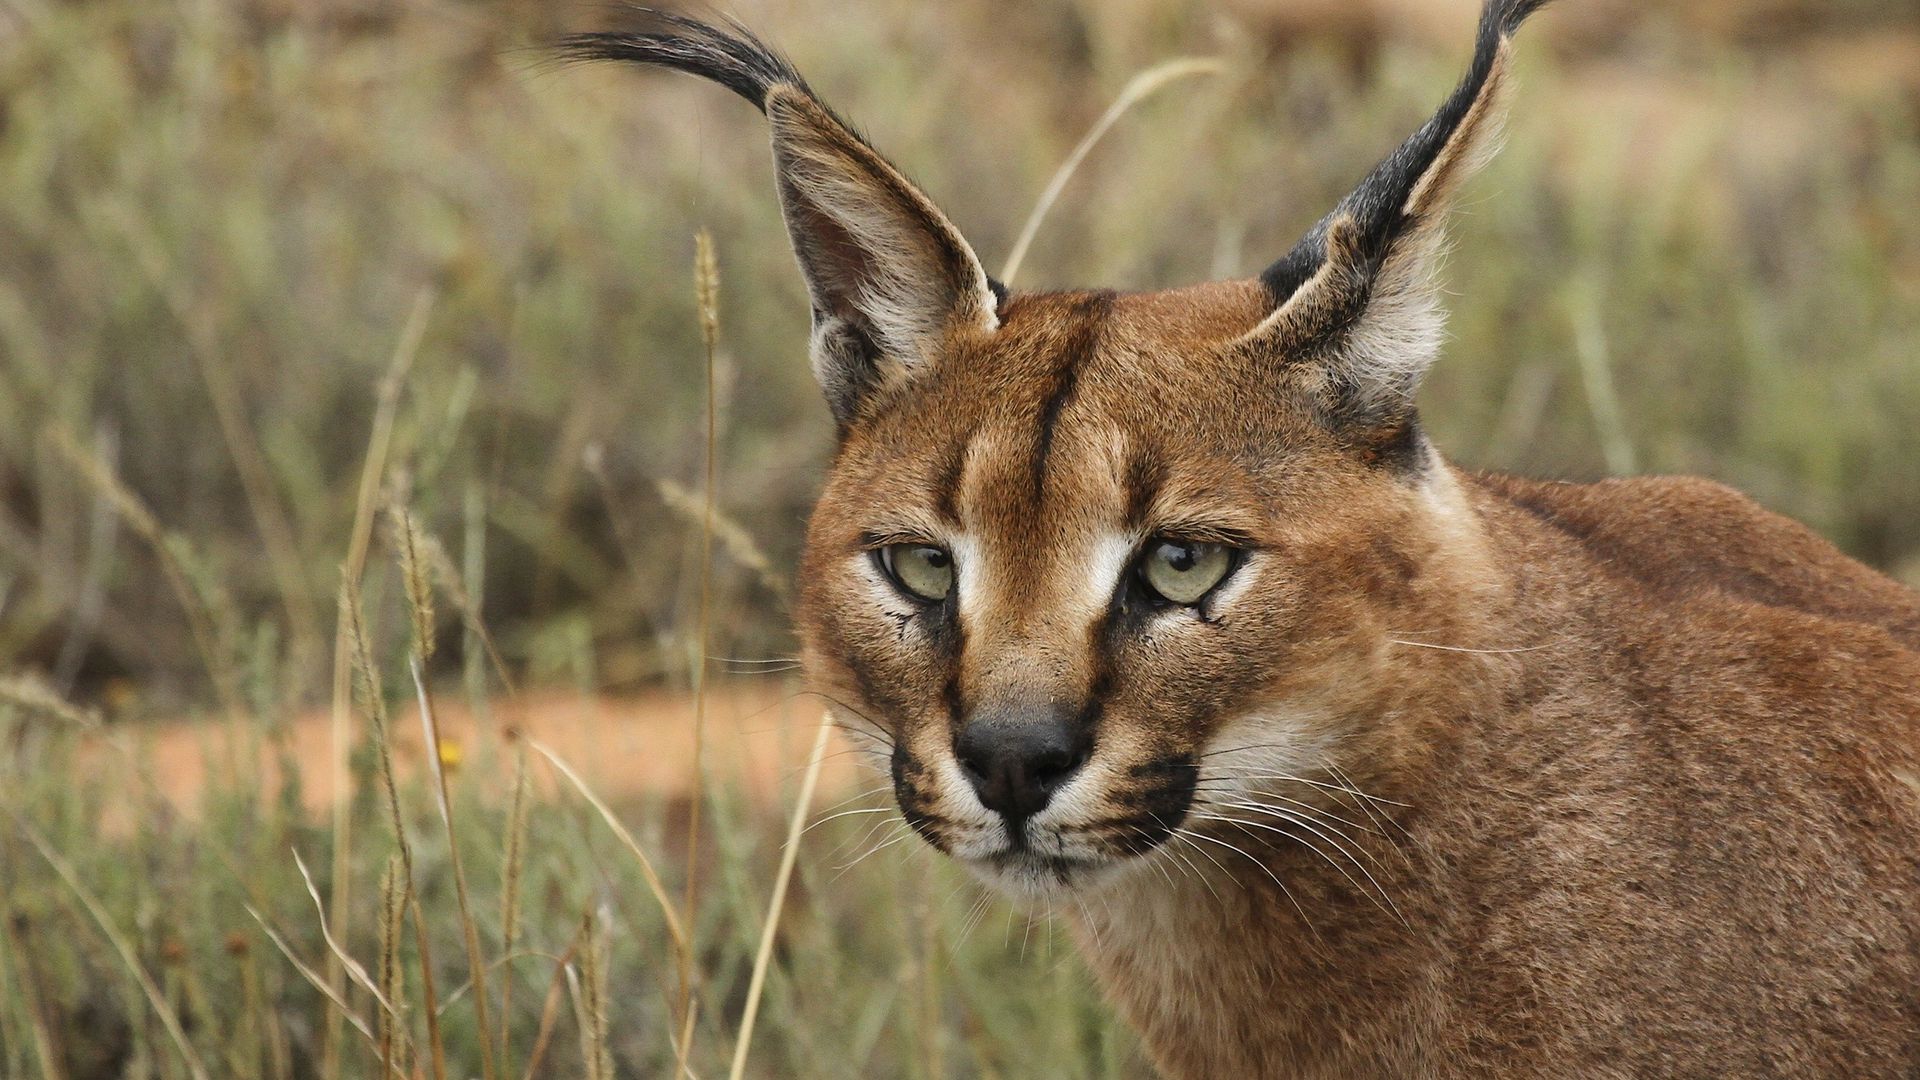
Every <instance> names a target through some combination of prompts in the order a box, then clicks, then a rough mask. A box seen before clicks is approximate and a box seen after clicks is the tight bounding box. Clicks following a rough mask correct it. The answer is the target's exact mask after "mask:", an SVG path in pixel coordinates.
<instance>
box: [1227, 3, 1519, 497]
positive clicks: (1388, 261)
mask: <svg viewBox="0 0 1920 1080" xmlns="http://www.w3.org/2000/svg"><path fill="white" fill-rule="evenodd" d="M1546 2H1547V0H1487V4H1486V7H1485V8H1484V9H1483V10H1482V12H1481V16H1480V27H1479V35H1478V39H1477V41H1476V45H1475V49H1474V56H1473V63H1472V66H1471V67H1470V68H1469V69H1468V71H1467V74H1466V77H1465V78H1463V79H1462V80H1461V81H1460V84H1459V86H1457V87H1456V88H1455V89H1454V91H1453V93H1452V94H1451V95H1449V96H1448V98H1447V100H1446V102H1445V103H1444V104H1442V105H1441V106H1440V110H1439V111H1438V112H1436V113H1435V114H1434V115H1433V117H1432V118H1431V119H1429V120H1428V121H1427V122H1426V123H1425V124H1424V125H1422V126H1421V128H1420V130H1418V131H1416V132H1414V134H1413V135H1412V137H1410V138H1409V139H1407V141H1406V142H1405V143H1403V144H1401V146H1400V148H1399V149H1398V150H1395V151H1394V152H1393V154H1392V155H1391V156H1389V157H1388V158H1387V159H1386V160H1385V161H1383V162H1381V163H1380V164H1379V165H1378V166H1376V167H1375V168H1374V170H1373V171H1372V172H1371V173H1369V174H1368V175H1367V177H1366V179H1364V180H1362V181H1361V182H1360V185H1359V186H1358V187H1356V188H1355V189H1354V190H1353V191H1352V192H1351V193H1350V194H1348V195H1347V197H1346V198H1344V199H1342V200H1341V201H1340V204H1339V205H1338V206H1336V207H1335V208H1334V210H1333V212H1332V213H1330V214H1328V215H1327V216H1326V217H1325V218H1323V219H1321V221H1320V223H1319V224H1318V225H1315V226H1314V228H1313V229H1312V230H1311V231H1310V232H1308V233H1307V235H1306V236H1305V237H1303V238H1302V239H1301V240H1300V242H1299V243H1298V244H1296V245H1295V246H1294V248H1293V250H1292V251H1290V252H1288V253H1287V255H1286V257H1284V258H1282V259H1281V260H1280V261H1278V262H1276V263H1274V264H1273V265H1272V266H1270V267H1268V268H1267V270H1266V271H1265V272H1264V273H1262V274H1261V276H1260V280H1261V282H1262V284H1264V285H1265V286H1266V287H1267V290H1268V291H1269V293H1270V294H1271V295H1272V297H1273V302H1274V310H1273V313H1272V314H1271V315H1269V316H1268V317H1267V318H1266V319H1265V320H1264V321H1262V322H1261V323H1260V325H1259V326H1257V327H1255V328H1254V329H1253V330H1252V331H1250V332H1249V333H1248V334H1247V335H1246V336H1245V337H1243V338H1242V339H1241V344H1242V345H1243V346H1245V347H1246V348H1247V349H1249V350H1250V351H1251V352H1252V353H1253V354H1254V355H1255V356H1256V358H1258V359H1260V360H1264V361H1267V362H1277V363H1279V364H1281V365H1282V367H1283V370H1284V371H1285V373H1286V376H1287V379H1288V381H1289V382H1290V383H1292V384H1293V385H1295V386H1297V387H1299V388H1300V389H1301V390H1302V391H1303V392H1304V393H1305V394H1306V396H1307V398H1308V400H1309V401H1310V402H1311V404H1312V405H1313V407H1314V409H1315V411H1316V412H1318V413H1319V414H1320V415H1321V417H1322V418H1323V420H1324V421H1325V422H1326V423H1327V424H1328V425H1329V426H1330V427H1332V428H1333V429H1334V430H1335V431H1336V433H1338V434H1340V435H1342V436H1343V437H1344V438H1346V439H1348V440H1349V441H1351V442H1353V443H1354V444H1356V445H1358V446H1360V447H1361V448H1362V449H1364V450H1366V451H1367V452H1369V453H1370V454H1376V455H1386V456H1388V457H1391V458H1394V459H1396V460H1401V461H1404V462H1411V463H1416V464H1417V462H1418V460H1419V459H1420V457H1421V445H1422V443H1421V440H1420V437H1419V434H1418V431H1417V429H1416V426H1415V420H1414V394H1415V392H1416V391H1417V390H1418V389H1419V386H1420V380H1421V378H1422V377H1423V376H1424V375H1425V374H1426V371H1427V368H1428V367H1430V366H1432V364H1433V361H1434V358H1435V357H1436V356H1437V355H1438V351H1439V346H1440V340H1441V331H1442V324H1443V323H1444V321H1445V313H1444V312H1443V311H1442V309H1441V306H1440V302H1439V297H1438V295H1437V288H1436V286H1435V283H1434V280H1433V277H1434V274H1435V271H1436V270H1437V263H1438V261H1439V256H1440V248H1441V246H1442V243H1443V240H1444V236H1443V229H1442V225H1443V222H1444V218H1445V213H1446V210H1447V209H1448V206H1449V204H1450V202H1451V201H1452V199H1453V196H1454V194H1455V193H1456V192H1457V191H1458V189H1459V187H1460V185H1461V183H1462V181H1464V180H1465V179H1466V178H1467V177H1468V176H1470V175H1472V173H1473V172H1474V171H1475V170H1476V169H1478V168H1479V166H1480V165H1481V164H1482V163H1484V161H1485V160H1486V159H1487V158H1488V157H1490V156H1491V155H1492V152H1493V150H1494V149H1495V143H1496V142H1497V141H1498V136H1499V127H1500V119H1501V116H1500V114H1501V99H1502V97H1503V92H1504V88H1505V84H1506V79H1507V70H1508V58H1509V53H1510V41H1511V39H1512V36H1513V32H1514V31H1515V30H1516V29H1518V27H1519V26H1520V23H1521V22H1522V21H1523V20H1525V19H1526V17H1527V16H1528V15H1531V14H1532V13H1533V12H1534V11H1536V10H1538V9H1539V8H1540V7H1542V6H1543V5H1544V4H1545V3H1546Z"/></svg>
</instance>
